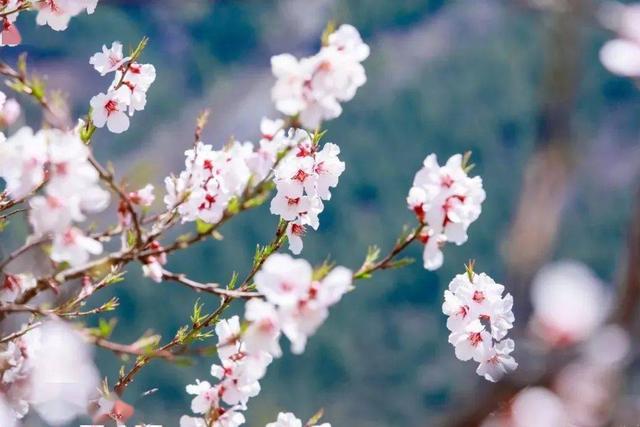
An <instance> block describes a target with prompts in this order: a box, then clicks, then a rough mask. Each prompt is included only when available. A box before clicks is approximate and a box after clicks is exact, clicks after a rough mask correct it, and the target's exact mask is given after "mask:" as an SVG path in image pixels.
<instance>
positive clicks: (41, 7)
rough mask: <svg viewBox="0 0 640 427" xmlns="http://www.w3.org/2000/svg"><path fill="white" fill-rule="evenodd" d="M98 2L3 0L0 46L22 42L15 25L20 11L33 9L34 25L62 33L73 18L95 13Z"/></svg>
mask: <svg viewBox="0 0 640 427" xmlns="http://www.w3.org/2000/svg"><path fill="white" fill-rule="evenodd" d="M97 5H98V0H42V1H28V0H3V1H0V13H3V14H5V15H4V16H3V17H2V31H1V32H0V46H17V45H18V44H20V42H21V41H22V38H21V36H20V31H18V27H17V26H16V25H15V22H16V20H17V19H18V16H19V15H20V11H22V10H25V9H28V8H31V7H33V8H35V9H36V10H37V11H38V14H37V16H36V23H37V24H38V25H48V26H49V27H51V29H53V30H55V31H64V30H66V29H67V27H68V26H69V21H70V20H71V18H73V17H74V16H77V15H79V14H81V13H82V12H85V11H86V12H87V13H88V14H92V13H93V12H95V10H96V7H97Z"/></svg>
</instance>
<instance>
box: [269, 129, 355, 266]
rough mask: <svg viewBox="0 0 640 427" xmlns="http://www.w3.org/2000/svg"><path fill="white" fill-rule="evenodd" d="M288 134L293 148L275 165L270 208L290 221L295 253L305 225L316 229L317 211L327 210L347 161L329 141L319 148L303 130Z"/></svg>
mask: <svg viewBox="0 0 640 427" xmlns="http://www.w3.org/2000/svg"><path fill="white" fill-rule="evenodd" d="M288 138H289V139H290V140H291V141H295V142H294V143H290V144H289V146H292V147H293V149H292V150H291V151H289V152H288V154H287V155H286V156H285V157H284V158H283V159H282V161H281V162H280V164H279V165H278V166H277V168H276V169H275V178H274V182H275V183H276V190H277V192H276V195H275V196H274V198H273V199H272V200H271V206H270V210H271V213H273V214H274V215H279V216H280V217H281V218H282V219H284V220H285V221H289V222H290V224H288V225H287V237H288V238H289V248H290V250H291V252H293V253H294V254H299V253H300V252H301V251H302V236H303V235H304V234H305V229H306V226H310V227H311V228H313V229H314V230H316V229H317V228H318V226H319V220H318V215H319V214H320V213H321V212H322V211H323V210H324V204H323V202H322V201H323V200H329V199H330V198H331V192H330V189H331V188H333V187H336V186H337V184H338V179H339V177H340V175H341V174H342V172H344V169H345V165H344V162H342V161H340V160H339V159H338V154H339V153H340V149H339V147H338V146H337V145H335V144H332V143H326V144H325V145H324V147H323V148H322V149H321V150H319V151H318V147H317V145H316V144H315V143H314V142H313V140H312V139H311V136H310V135H309V134H308V133H307V132H306V131H304V130H300V129H298V130H295V131H290V132H289V134H288Z"/></svg>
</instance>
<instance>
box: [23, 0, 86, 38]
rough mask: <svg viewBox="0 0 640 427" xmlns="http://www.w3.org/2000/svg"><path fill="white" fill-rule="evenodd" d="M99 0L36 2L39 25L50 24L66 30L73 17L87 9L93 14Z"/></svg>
mask: <svg viewBox="0 0 640 427" xmlns="http://www.w3.org/2000/svg"><path fill="white" fill-rule="evenodd" d="M97 4H98V0H44V1H40V2H37V3H35V6H36V9H37V10H38V15H37V16H36V23H37V24H38V25H48V26H49V27H51V29H53V30H55V31H64V30H66V29H67V26H68V25H69V21H70V20H71V18H72V17H74V16H76V15H79V14H80V13H81V12H83V11H86V12H87V13H88V14H92V13H93V12H94V11H95V9H96V5H97Z"/></svg>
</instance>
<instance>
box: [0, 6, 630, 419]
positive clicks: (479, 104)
mask: <svg viewBox="0 0 640 427" xmlns="http://www.w3.org/2000/svg"><path fill="white" fill-rule="evenodd" d="M509 3H510V2H500V1H498V0H460V1H451V2H447V1H444V0H403V1H401V2H390V1H384V0H367V1H365V0H342V1H339V0H306V1H301V0H297V1H296V0H283V1H267V0H255V1H254V0H236V1H231V0H230V1H215V2H206V1H198V0H191V1H175V2H169V1H166V2H165V1H162V2H160V1H157V2H142V1H139V2H133V1H120V2H109V1H102V2H101V5H100V6H99V7H98V9H97V11H96V14H95V15H93V16H89V17H86V16H83V17H81V18H79V19H76V20H74V21H72V24H71V26H70V28H69V30H68V31H66V32H64V33H54V32H52V31H49V30H46V29H42V28H36V27H35V26H33V25H32V24H31V22H32V20H33V16H27V14H24V15H25V16H22V17H21V18H20V19H21V20H22V21H23V22H22V24H21V28H22V29H23V38H24V39H25V41H26V44H25V45H24V46H23V47H24V48H25V49H26V50H27V51H28V52H29V58H30V64H32V65H31V66H32V68H34V69H35V70H38V71H39V72H40V73H42V74H44V75H46V76H47V78H48V82H49V86H50V87H52V88H54V87H55V88H60V89H61V90H63V91H65V92H67V93H68V94H69V101H70V104H71V105H72V108H73V111H74V113H75V114H77V115H80V114H82V113H83V112H85V111H86V108H87V104H88V100H89V98H90V97H91V96H92V95H93V94H95V93H97V92H99V91H100V90H103V89H102V88H105V87H106V86H107V85H108V84H109V82H108V81H106V80H105V79H101V78H100V77H99V76H97V75H96V73H95V72H93V70H91V69H90V66H89V64H88V58H89V56H90V55H91V54H92V53H93V52H94V51H97V50H98V49H99V48H100V46H101V45H102V44H103V43H106V44H108V43H110V42H111V41H112V40H120V41H122V42H123V43H124V44H125V45H135V44H136V43H137V41H138V40H139V39H140V38H141V37H142V36H144V35H146V36H148V37H149V38H150V44H149V47H148V48H147V50H146V51H145V53H144V60H145V62H151V63H153V64H155V65H156V68H157V70H158V80H157V81H156V84H155V85H154V86H153V88H152V89H151V91H150V93H149V98H148V106H147V108H146V110H145V111H144V112H141V113H139V114H137V115H136V117H135V119H134V120H133V121H132V126H131V130H130V131H129V132H128V133H126V134H125V135H124V136H114V135H112V134H108V133H107V132H98V133H97V136H96V138H95V146H96V147H97V153H98V156H99V157H100V158H101V159H107V158H113V160H114V161H113V162H114V164H116V165H119V166H118V169H117V172H118V175H119V176H127V177H128V178H129V179H130V180H132V181H133V182H138V183H140V184H143V183H146V182H152V183H154V184H155V185H156V186H158V187H160V188H161V187H162V179H163V177H164V176H165V175H167V174H168V173H170V172H172V171H174V172H177V171H179V170H180V168H181V165H182V163H183V155H182V153H183V151H184V150H185V149H186V148H187V147H188V146H189V145H190V144H191V140H192V133H193V127H194V123H195V117H196V115H197V113H198V112H199V111H200V110H202V109H203V108H210V109H211V111H212V120H211V123H210V126H209V127H208V128H207V130H206V132H205V140H206V142H209V143H214V144H220V145H221V144H222V143H224V142H225V141H226V140H227V138H228V137H229V136H230V135H234V136H236V137H237V138H239V139H248V140H255V139H256V136H257V133H258V124H259V120H260V118H261V117H262V116H265V115H266V116H274V114H275V113H274V110H273V107H272V106H271V103H270V98H269V97H270V95H269V91H270V87H271V85H272V83H273V80H272V78H271V75H270V69H269V58H270V56H271V55H273V54H277V53H282V52H291V53H294V54H308V53H311V52H314V51H315V50H316V49H317V47H318V45H319V35H320V34H321V32H322V29H323V27H324V26H325V24H326V22H327V21H328V20H331V19H334V20H336V21H337V22H349V23H352V24H354V25H355V26H356V27H358V28H359V29H360V30H361V32H362V34H363V37H364V38H365V40H366V41H367V43H369V44H370V45H371V51H372V54H371V57H370V59H369V60H368V61H367V62H366V63H365V66H366V69H367V73H368V78H369V80H368V83H367V85H366V86H365V87H363V88H362V89H360V91H359V92H358V94H357V96H356V97H355V99H354V100H353V101H352V102H350V103H348V104H346V105H345V112H344V114H343V115H342V116H341V117H340V118H339V119H337V120H334V121H332V122H330V123H328V125H327V128H328V133H327V136H326V138H327V140H328V141H333V142H335V143H337V144H339V145H340V147H341V149H342V157H343V160H345V161H346V163H347V170H346V173H345V174H344V175H343V177H342V179H341V182H340V186H339V187H338V188H337V189H336V191H335V192H334V196H333V198H332V200H331V201H330V202H329V203H328V204H327V205H326V209H325V211H324V213H323V214H322V215H321V222H322V227H321V228H320V231H319V232H316V233H310V234H309V235H308V237H307V238H306V240H305V250H304V252H303V255H304V257H305V258H308V259H309V260H310V261H312V262H316V263H318V262H321V261H322V260H324V259H325V258H327V256H330V257H331V259H332V260H335V261H336V262H338V263H339V264H343V265H346V266H349V267H356V266H358V265H359V263H360V262H361V261H362V258H363V256H364V254H365V252H366V248H367V246H368V245H371V244H379V245H381V246H382V247H383V248H386V247H389V246H390V245H391V244H392V243H393V241H394V239H395V238H396V236H397V235H398V233H399V232H400V230H401V229H402V226H403V224H405V223H411V221H413V218H412V215H411V213H410V212H409V211H408V210H407V209H406V206H405V197H406V193H407V191H408V189H409V186H410V183H411V180H412V178H413V175H414V173H415V171H416V170H417V169H418V168H419V167H420V164H421V161H422V159H423V158H424V157H425V155H427V154H428V153H431V152H434V153H437V154H438V156H439V158H440V159H443V160H444V159H446V158H447V157H448V156H450V155H452V154H454V153H458V152H463V151H467V150H471V151H472V152H473V160H474V162H475V163H476V169H475V172H476V173H478V174H480V175H481V176H482V177H483V179H484V183H485V189H486V191H487V202H486V203H485V205H484V208H485V209H484V211H483V214H482V216H481V217H480V219H479V220H478V221H477V222H476V223H474V224H473V225H472V227H471V229H470V238H469V242H468V243H467V244H465V245H464V246H462V247H460V248H458V247H454V246H451V247H447V249H446V251H445V264H444V267H443V268H442V269H440V270H439V271H438V272H436V273H429V272H426V271H424V270H423V269H422V268H421V266H420V264H419V263H417V264H415V265H413V266H410V267H408V268H406V269H404V270H402V271H392V272H384V273H381V274H379V275H376V276H375V277H374V278H373V279H371V280H369V281H366V282H363V283H360V284H358V289H357V291H356V292H353V293H351V294H349V295H348V296H347V297H346V298H345V299H344V300H343V301H342V302H341V303H340V304H339V305H338V306H337V307H336V308H335V309H334V310H333V311H332V314H331V316H330V317H329V320H328V321H327V323H326V324H325V325H324V326H323V327H322V329H321V330H320V331H319V333H318V334H317V335H316V336H314V337H313V338H312V339H311V341H310V343H309V346H308V348H307V351H306V352H305V354H304V355H302V356H298V357H294V356H291V355H289V354H286V355H285V357H283V358H282V359H280V360H278V361H276V362H275V363H274V364H273V365H272V366H271V367H270V370H269V373H268V374H267V377H266V379H265V381H264V382H263V384H262V385H263V392H262V393H261V394H260V396H259V397H258V398H256V399H254V400H252V401H251V406H250V409H249V411H248V414H249V416H250V419H249V420H248V421H249V422H248V425H252V426H254V425H255V426H259V425H264V423H265V422H268V421H271V420H272V419H273V418H274V415H275V414H277V412H278V410H282V409H288V410H291V411H293V412H296V413H297V414H299V415H300V416H301V417H302V418H305V417H308V416H310V415H311V414H313V413H314V412H315V411H316V410H317V409H318V408H320V407H323V408H324V409H325V414H326V416H325V417H326V420H327V421H328V422H332V423H333V425H335V426H338V427H340V426H358V427H382V426H425V425H435V424H437V422H438V421H441V420H442V419H443V418H444V417H446V415H447V414H448V413H449V412H448V411H452V410H456V408H459V406H460V405H463V404H464V402H465V401H466V400H469V399H473V398H474V395H475V394H476V393H477V392H478V391H477V390H478V389H477V388H476V387H481V386H482V385H480V384H479V383H480V382H481V381H482V380H481V379H480V378H479V377H477V376H476V375H475V374H473V369H474V367H473V366H471V365H470V364H462V363H460V362H459V361H457V360H456V359H455V358H454V357H453V350H452V349H451V348H450V346H449V345H448V344H447V331H446V328H445V326H444V317H443V316H442V315H441V313H440V306H441V296H442V291H443V289H444V288H445V287H446V285H447V284H448V282H449V280H450V278H451V277H452V276H453V275H454V274H456V273H458V272H460V271H461V270H462V268H463V263H464V262H466V261H467V260H468V259H470V258H475V259H476V260H477V266H478V267H477V268H478V269H479V270H480V271H487V272H489V273H491V274H492V275H493V276H494V278H496V280H500V279H504V273H505V269H504V263H503V256H504V253H503V239H504V237H505V235H506V233H507V231H508V229H509V225H510V223H511V220H512V217H513V214H514V211H515V206H516V204H517V201H518V196H519V192H520V186H521V183H522V178H523V177H522V174H523V170H524V166H525V164H526V162H527V159H528V158H529V156H530V155H531V153H532V150H533V148H534V142H535V132H536V128H535V127H536V115H537V112H538V109H539V102H540V94H539V87H540V84H541V70H542V63H543V54H544V48H545V42H546V34H547V32H546V30H547V29H548V20H547V19H545V17H544V16H543V15H539V14H536V13H531V12H525V11H523V10H521V9H519V8H518V7H516V6H511V5H509ZM585 38H586V40H587V48H586V53H585V56H584V63H583V71H582V81H581V84H580V90H579V96H578V98H579V100H578V102H577V111H576V115H575V118H574V122H573V126H574V129H575V132H576V134H577V135H578V140H577V145H576V147H574V148H575V153H576V154H577V155H576V158H575V164H576V168H575V174H574V175H573V176H572V178H571V182H570V197H569V199H568V200H567V202H566V205H565V206H564V210H563V220H562V224H561V228H560V235H559V237H558V240H557V246H556V249H555V251H554V254H553V257H554V258H575V259H579V260H581V261H584V262H585V263H587V264H588V265H589V266H591V267H592V268H593V269H594V270H595V271H596V272H597V273H598V274H599V275H600V276H601V277H602V278H603V279H605V280H607V281H611V282H612V281H614V280H615V279H616V274H617V268H618V267H619V260H618V259H619V257H620V254H621V250H622V249H623V244H624V227H625V226H626V222H627V219H628V217H629V213H630V205H631V195H632V194H633V193H634V191H635V188H636V186H637V184H638V170H640V168H639V166H640V146H639V145H638V138H639V137H640V135H639V133H640V92H639V91H638V90H637V88H635V87H634V86H633V84H632V83H630V82H629V81H626V80H623V79H619V78H615V77H613V76H611V75H609V74H608V73H607V72H605V70H604V69H603V68H602V66H601V65H600V64H599V62H598V57H597V51H598V48H599V46H600V45H601V44H602V42H603V40H605V39H606V34H604V33H603V32H601V31H596V30H592V31H590V32H589V33H588V34H587V35H586V36H585ZM20 51H21V49H14V50H7V49H6V48H5V49H3V54H4V55H5V59H8V60H11V59H10V57H11V55H14V59H15V54H16V53H17V52H20ZM7 55H9V58H7ZM160 199H161V198H160ZM276 223H277V219H276V218H275V217H274V216H272V215H270V214H269V213H268V206H264V207H262V208H261V209H259V210H258V211H256V212H250V213H248V214H246V215H245V216H243V217H241V218H239V219H238V220H237V221H235V222H232V223H230V224H228V225H226V226H225V227H223V229H222V230H221V231H222V233H223V235H224V237H225V238H224V240H223V241H209V242H205V243H202V244H200V245H199V246H196V247H194V248H192V249H190V250H189V251H186V252H183V253H180V254H176V255H173V256H171V257H170V261H169V265H168V267H169V269H170V270H173V271H182V272H185V273H188V274H189V275H190V276H193V278H195V279H198V280H203V281H218V282H225V281H226V280H228V278H230V277H231V274H232V272H233V271H239V272H245V271H246V270H247V268H248V266H249V264H250V262H251V259H252V256H253V252H254V249H255V244H256V243H264V242H267V241H268V240H269V239H270V237H271V235H272V233H273V230H274V229H275V226H276ZM189 227H192V226H185V227H183V229H181V230H180V231H181V232H184V231H186V230H188V229H190V228H189ZM11 232H12V233H13V235H14V236H18V235H19V233H20V227H19V226H16V227H14V228H13V229H12V230H11ZM16 238H17V237H16ZM412 255H413V256H416V257H417V258H418V259H419V258H420V255H421V254H420V251H419V248H418V247H415V248H413V249H412ZM129 273H130V274H129V275H128V279H127V280H126V281H125V282H124V283H121V284H119V285H117V286H115V287H113V288H112V290H111V292H112V294H113V295H116V296H117V297H118V298H119V299H120V301H121V307H120V310H119V312H118V313H117V315H118V316H120V317H121V320H120V322H119V324H118V326H117V328H116V331H115V335H114V339H116V340H118V341H123V342H127V341H129V340H132V339H135V338H136V337H138V336H139V335H140V334H142V333H143V332H144V331H145V330H146V329H147V327H148V326H149V325H154V327H158V331H159V332H160V333H162V334H163V335H164V336H165V337H170V336H171V335H172V334H173V332H174V331H175V330H176V329H177V328H178V327H180V326H181V325H182V324H184V323H186V322H188V315H189V314H190V312H191V308H192V306H193V303H194V300H195V298H194V295H193V294H192V293H190V292H188V291H185V290H183V289H180V288H178V287H175V286H173V285H171V284H156V283H153V282H151V281H149V280H145V279H144V278H142V277H141V274H140V271H139V269H138V267H136V266H131V267H130V268H129ZM505 285H506V286H507V288H508V287H509V283H505ZM104 298H105V300H106V298H108V295H105V296H104ZM201 301H203V302H204V303H205V304H207V306H209V307H212V306H214V305H215V304H216V302H217V301H216V300H215V298H214V297H213V296H207V295H205V296H202V297H201ZM98 356H99V360H100V366H102V367H103V371H102V373H103V375H105V376H108V377H109V378H111V379H113V378H115V377H116V375H117V372H118V369H119V366H120V365H119V361H117V360H116V359H115V358H114V356H113V355H112V354H110V353H100V354H99V355H98ZM516 358H517V350H516ZM209 364H210V362H208V361H207V360H206V359H204V360H201V361H200V363H199V364H197V365H195V366H191V367H178V366H173V365H168V364H165V363H162V362H155V363H153V364H152V366H151V367H150V368H149V369H147V370H146V371H143V373H142V374H140V375H139V376H138V378H137V380H136V382H135V383H133V384H132V386H131V387H130V388H129V389H128V392H127V393H128V394H127V396H126V397H127V400H128V401H130V402H131V403H133V404H135V406H136V408H137V410H138V416H136V418H135V421H138V422H141V421H145V422H147V423H156V424H164V425H168V426H169V425H176V424H177V420H178V418H179V416H180V415H181V414H182V413H186V412H188V404H189V400H190V399H189V398H188V396H187V395H186V394H185V393H184V386H185V385H186V384H188V383H189V382H191V381H192V379H193V378H200V379H202V380H204V379H206V378H207V377H208V371H209V369H208V366H209ZM637 374H638V373H637V372H636V378H633V379H632V381H633V382H635V383H636V384H637V383H638V378H637V376H638V375H637ZM152 386H159V388H158V390H157V391H156V392H155V393H153V394H151V395H149V396H146V397H140V396H141V395H142V393H143V392H144V391H146V390H147V388H149V387H152Z"/></svg>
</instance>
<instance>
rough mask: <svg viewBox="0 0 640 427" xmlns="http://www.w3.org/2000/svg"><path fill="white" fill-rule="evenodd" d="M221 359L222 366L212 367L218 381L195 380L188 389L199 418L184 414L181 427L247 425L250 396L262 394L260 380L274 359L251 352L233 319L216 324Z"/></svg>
mask: <svg viewBox="0 0 640 427" xmlns="http://www.w3.org/2000/svg"><path fill="white" fill-rule="evenodd" d="M215 329H216V335H217V337H218V357H219V358H220V364H219V365H218V364H213V365H212V366H211V375H212V376H213V377H214V378H215V379H216V380H217V382H216V383H215V384H213V385H212V384H211V383H210V382H209V381H199V380H196V383H195V384H190V385H188V386H187V388H186V391H187V393H188V394H191V395H194V396H195V397H194V398H193V400H192V401H191V410H192V411H193V413H194V414H197V415H199V416H198V417H191V416H188V415H184V416H182V417H181V418H180V427H205V426H211V427H237V426H239V425H242V424H244V422H245V417H244V415H243V413H242V411H244V410H246V407H247V402H248V400H249V399H250V398H251V397H255V396H257V395H258V393H260V382H259V380H260V379H261V378H262V377H263V376H264V374H265V373H266V369H267V366H268V365H269V364H270V363H271V361H272V360H273V358H272V357H271V355H270V354H269V353H267V352H264V351H263V352H249V351H247V348H246V345H245V343H244V342H243V340H242V339H241V327H240V319H239V318H238V316H233V317H231V318H230V319H228V320H221V321H219V322H218V323H217V324H216V328H215Z"/></svg>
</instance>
